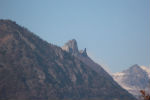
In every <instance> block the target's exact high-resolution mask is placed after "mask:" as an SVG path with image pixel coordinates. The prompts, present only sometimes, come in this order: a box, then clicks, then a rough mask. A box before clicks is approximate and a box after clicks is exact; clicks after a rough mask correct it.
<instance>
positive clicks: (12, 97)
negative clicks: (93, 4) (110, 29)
mask: <svg viewBox="0 0 150 100" xmlns="http://www.w3.org/2000/svg"><path fill="white" fill-rule="evenodd" d="M70 45H74V46H75V43H73V44H70ZM76 47H77V46H76ZM69 50H70V49H69ZM77 51H78V48H74V49H73V50H71V52H72V53H76V52H77ZM85 53H86V51H83V52H82V53H81V54H83V56H84V54H85ZM104 73H106V72H104ZM108 77H109V76H104V75H101V74H99V73H97V72H96V71H95V70H93V69H92V67H91V66H88V65H87V64H85V63H84V62H83V61H81V60H80V59H78V58H77V57H75V56H74V55H72V54H70V53H68V52H66V51H64V50H62V49H61V48H60V47H58V46H55V45H52V44H50V43H48V42H46V41H44V40H42V39H40V38H39V37H38V36H36V35H34V34H33V33H32V32H30V31H29V30H27V29H26V28H23V27H21V26H19V25H18V24H16V23H15V22H13V21H10V20H0V100H136V99H135V98H134V97H133V96H132V95H131V94H129V93H128V92H127V91H126V90H124V89H123V88H121V87H120V86H119V85H118V84H117V83H115V82H114V81H113V79H112V78H111V77H109V78H108Z"/></svg>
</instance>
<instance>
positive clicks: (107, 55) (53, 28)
mask: <svg viewBox="0 0 150 100" xmlns="http://www.w3.org/2000/svg"><path fill="white" fill-rule="evenodd" d="M0 19H12V20H14V21H16V22H17V23H18V24H20V25H22V26H25V27H26V28H28V29H29V30H30V31H32V32H34V33H35V34H37V35H38V36H40V37H41V38H43V39H44V40H47V41H48V42H50V43H53V44H56V45H58V46H62V45H63V44H64V43H65V42H67V41H68V40H70V39H72V38H75V39H76V40H77V42H78V46H79V49H83V48H85V47H86V48H87V51H88V53H89V55H90V56H92V58H94V59H95V60H96V61H98V63H102V64H104V65H106V66H107V67H108V68H109V69H110V70H111V71H112V72H117V71H121V70H123V69H126V68H128V67H129V66H131V65H133V64H139V65H146V66H148V65H149V64H150V0H0Z"/></svg>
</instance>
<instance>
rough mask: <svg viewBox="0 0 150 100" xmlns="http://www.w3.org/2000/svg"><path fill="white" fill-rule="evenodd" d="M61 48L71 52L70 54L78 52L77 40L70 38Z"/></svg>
mask: <svg viewBox="0 0 150 100" xmlns="http://www.w3.org/2000/svg"><path fill="white" fill-rule="evenodd" d="M62 49H63V50H65V51H67V52H69V53H71V54H74V55H77V54H78V53H79V51H78V46H77V42H76V40H75V39H72V40H70V41H69V42H67V43H66V44H65V45H64V46H63V47H62Z"/></svg>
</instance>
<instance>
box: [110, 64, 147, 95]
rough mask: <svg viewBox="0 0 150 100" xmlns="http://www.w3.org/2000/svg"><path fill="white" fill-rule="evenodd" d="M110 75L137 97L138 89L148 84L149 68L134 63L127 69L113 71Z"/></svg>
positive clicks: (144, 87)
mask: <svg viewBox="0 0 150 100" xmlns="http://www.w3.org/2000/svg"><path fill="white" fill-rule="evenodd" d="M112 76H113V78H114V80H115V81H117V82H118V83H119V84H120V85H121V86H122V87H123V88H124V89H126V90H128V92H129V93H131V94H133V95H134V96H136V97H139V95H140V92H139V91H140V90H141V89H146V88H148V86H149V80H150V69H149V68H148V67H145V66H139V65H137V64H135V65H133V66H131V67H130V68H129V69H127V70H124V71H122V72H117V73H114V74H113V75H112Z"/></svg>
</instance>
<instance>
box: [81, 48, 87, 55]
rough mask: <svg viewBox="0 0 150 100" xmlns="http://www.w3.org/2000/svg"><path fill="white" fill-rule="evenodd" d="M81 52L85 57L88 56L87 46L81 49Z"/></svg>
mask: <svg viewBox="0 0 150 100" xmlns="http://www.w3.org/2000/svg"><path fill="white" fill-rule="evenodd" d="M80 54H81V55H82V56H84V57H87V52H86V48H85V49H84V50H80Z"/></svg>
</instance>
